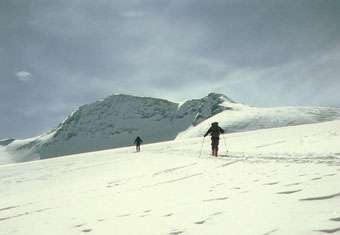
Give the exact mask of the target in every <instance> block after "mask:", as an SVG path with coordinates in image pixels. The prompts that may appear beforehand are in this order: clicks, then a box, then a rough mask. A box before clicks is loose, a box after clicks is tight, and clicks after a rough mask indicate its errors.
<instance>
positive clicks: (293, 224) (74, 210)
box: [0, 121, 340, 235]
mask: <svg viewBox="0 0 340 235" xmlns="http://www.w3.org/2000/svg"><path fill="white" fill-rule="evenodd" d="M339 124H340V122H339V121H334V122H328V123H321V124H313V125H304V126H296V127H285V128H276V129H268V130H260V131H253V132H243V133H237V134H228V135H225V136H224V139H225V142H226V144H224V141H223V137H221V140H220V153H221V154H222V153H225V152H226V149H225V147H226V146H227V148H228V150H229V152H228V153H229V157H219V158H215V157H212V156H210V140H209V138H205V139H204V138H201V137H199V138H193V139H184V140H175V141H168V142H162V143H157V144H148V145H142V146H141V152H139V153H135V152H134V151H135V148H134V147H127V148H120V149H114V150H106V151H98V152H92V153H85V154H79V155H72V156H67V157H60V158H54V159H48V160H41V161H34V162H28V163H20V164H12V165H3V166H0V195H1V196H0V197H1V198H0V199H1V200H0V201H1V204H0V231H1V232H0V234H1V235H8V234H20V235H21V234H27V235H30V234H32V235H33V234H34V235H36V234H48V235H49V234H51V235H53V234H63V235H64V234H65V235H67V234H100V235H102V234H129V235H130V234H131V235H133V234H157V235H159V234H169V235H170V234H193V235H197V234H198V235H199V234H217V235H219V234H221V235H222V234H326V233H336V232H337V231H340V184H339V182H340V169H339V166H340V161H339V160H340V156H339V154H338V153H339V152H340V148H339V147H338V145H336V143H339V141H340V137H339V136H340V135H339V129H338V127H339V126H340V125H339ZM203 140H204V142H203ZM202 143H203V149H202V154H201V156H200V157H199V154H200V150H201V147H202ZM318 145H320V146H321V145H322V146H323V145H327V146H328V148H325V147H320V148H318V147H317V146H318Z"/></svg>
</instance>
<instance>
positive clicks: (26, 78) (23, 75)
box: [17, 71, 32, 82]
mask: <svg viewBox="0 0 340 235" xmlns="http://www.w3.org/2000/svg"><path fill="white" fill-rule="evenodd" d="M17 78H18V79H19V80H20V81H23V82H32V74H31V73H30V72H27V71H21V72H17Z"/></svg>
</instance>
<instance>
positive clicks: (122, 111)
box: [0, 93, 340, 164]
mask: <svg viewBox="0 0 340 235" xmlns="http://www.w3.org/2000/svg"><path fill="white" fill-rule="evenodd" d="M337 119H340V109H339V108H328V107H276V108H256V107H250V106H247V105H244V104H240V103H236V102H234V101H232V100H231V99H229V98H228V97H226V96H225V95H222V94H215V93H211V94H209V95H208V96H206V97H204V98H202V99H194V100H188V101H186V102H183V103H174V102H170V101H167V100H162V99H155V98H149V97H136V96H129V95H112V96H109V97H107V98H105V99H103V100H100V101H97V102H94V103H92V104H88V105H84V106H82V107H80V108H79V109H78V110H77V111H75V112H73V113H72V114H71V115H69V117H67V118H66V120H65V121H63V122H62V123H60V124H59V126H58V127H57V128H56V129H53V130H51V131H49V132H47V133H45V134H43V135H41V136H38V137H35V138H31V139H25V140H13V139H8V140H4V141H0V164H7V163H10V162H24V161H31V160H37V159H45V158H51V157H56V156H64V155H70V154H76V153H83V152H90V151H98V150H104V149H111V148H117V147H124V146H131V145H133V141H134V139H135V138H136V136H137V135H140V136H141V137H142V139H143V141H144V143H155V142H161V141H168V140H173V139H175V138H176V137H177V139H183V138H192V137H198V136H203V134H204V133H205V132H206V130H207V129H208V128H209V126H210V123H211V122H213V121H218V122H220V124H221V126H222V127H223V128H224V129H225V130H226V132H227V133H231V132H242V131H249V130H257V129H264V128H273V127H283V126H291V125H301V124H306V123H318V122H324V121H331V120H337Z"/></svg>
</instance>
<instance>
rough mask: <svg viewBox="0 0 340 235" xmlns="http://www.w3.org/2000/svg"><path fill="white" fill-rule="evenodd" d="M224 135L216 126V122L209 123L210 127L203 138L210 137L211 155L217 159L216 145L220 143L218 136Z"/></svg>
mask: <svg viewBox="0 0 340 235" xmlns="http://www.w3.org/2000/svg"><path fill="white" fill-rule="evenodd" d="M221 133H222V134H223V133H224V130H223V129H222V128H221V127H219V126H218V122H213V123H211V127H210V128H209V130H208V131H207V133H205V135H204V137H206V136H207V135H209V134H210V135H211V149H212V155H213V156H215V157H217V156H218V144H219V141H220V134H221Z"/></svg>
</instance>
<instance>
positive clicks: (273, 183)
mask: <svg viewBox="0 0 340 235" xmlns="http://www.w3.org/2000/svg"><path fill="white" fill-rule="evenodd" d="M278 183H279V182H272V183H267V184H263V185H275V184H278Z"/></svg>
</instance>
